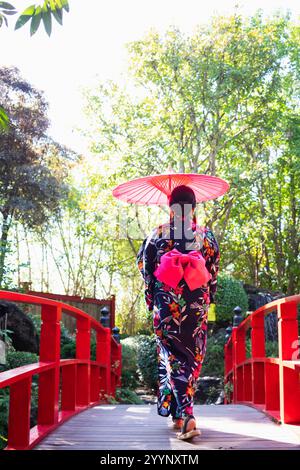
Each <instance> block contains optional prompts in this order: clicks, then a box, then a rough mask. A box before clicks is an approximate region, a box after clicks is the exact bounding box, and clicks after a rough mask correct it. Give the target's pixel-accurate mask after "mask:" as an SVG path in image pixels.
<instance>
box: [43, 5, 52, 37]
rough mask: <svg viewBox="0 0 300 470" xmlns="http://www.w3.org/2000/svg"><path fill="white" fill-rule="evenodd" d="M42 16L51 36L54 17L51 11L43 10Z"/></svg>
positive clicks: (47, 31)
mask: <svg viewBox="0 0 300 470" xmlns="http://www.w3.org/2000/svg"><path fill="white" fill-rule="evenodd" d="M42 18H43V23H44V26H45V30H46V33H47V34H48V36H51V31H52V17H51V11H49V10H47V11H44V9H43V11H42Z"/></svg>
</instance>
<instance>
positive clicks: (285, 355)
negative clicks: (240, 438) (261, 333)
mask: <svg viewBox="0 0 300 470" xmlns="http://www.w3.org/2000/svg"><path fill="white" fill-rule="evenodd" d="M297 313H298V312H297V303H296V302H286V303H285V302H282V303H280V304H279V306H278V349H279V383H280V419H281V421H282V422H284V423H291V424H292V423H300V406H299V403H300V380H299V370H297V369H296V370H294V369H290V368H289V367H287V366H284V362H283V361H290V360H292V359H293V354H294V353H295V350H297V345H298V321H297ZM294 359H295V358H294Z"/></svg>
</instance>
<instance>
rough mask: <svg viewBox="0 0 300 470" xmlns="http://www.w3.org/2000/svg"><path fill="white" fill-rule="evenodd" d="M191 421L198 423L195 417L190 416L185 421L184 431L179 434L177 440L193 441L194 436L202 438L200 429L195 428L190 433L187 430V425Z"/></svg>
mask: <svg viewBox="0 0 300 470" xmlns="http://www.w3.org/2000/svg"><path fill="white" fill-rule="evenodd" d="M191 419H194V420H195V421H196V419H195V416H193V415H188V416H187V417H186V418H185V419H184V423H183V426H182V430H181V432H179V433H177V438H178V439H181V440H182V441H184V440H186V439H191V438H192V437H194V436H200V435H201V431H200V429H196V427H194V429H191V430H190V431H187V430H186V428H187V424H188V422H189V421H190V420H191Z"/></svg>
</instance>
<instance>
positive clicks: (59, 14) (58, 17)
mask: <svg viewBox="0 0 300 470" xmlns="http://www.w3.org/2000/svg"><path fill="white" fill-rule="evenodd" d="M52 15H53V16H54V18H55V19H56V21H57V22H58V23H59V24H61V25H62V24H63V12H62V10H53V11H52Z"/></svg>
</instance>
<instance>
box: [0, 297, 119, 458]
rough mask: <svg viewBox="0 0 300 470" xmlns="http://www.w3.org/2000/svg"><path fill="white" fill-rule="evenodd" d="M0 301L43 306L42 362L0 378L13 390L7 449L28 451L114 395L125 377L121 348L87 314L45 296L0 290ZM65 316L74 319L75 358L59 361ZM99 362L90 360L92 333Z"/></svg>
mask: <svg viewBox="0 0 300 470" xmlns="http://www.w3.org/2000/svg"><path fill="white" fill-rule="evenodd" d="M0 299H5V300H8V301H12V302H18V303H19V302H20V303H26V304H37V305H40V306H41V320H42V323H41V333H40V352H39V362H37V363H35V364H30V365H26V366H22V367H17V368H15V369H11V370H8V371H5V372H2V373H0V388H4V387H9V390H10V394H9V420H8V444H7V447H6V450H10V449H30V448H32V447H34V446H35V445H36V444H37V443H38V442H39V441H40V440H41V439H43V438H44V437H45V435H46V434H48V433H49V432H51V431H52V430H54V429H55V428H56V427H57V426H58V425H60V424H62V423H63V422H64V421H65V420H67V419H69V418H70V417H71V416H73V415H74V414H77V413H79V412H80V411H83V410H84V409H86V408H88V407H90V406H94V405H96V404H98V403H100V402H101V401H102V400H103V399H106V398H107V397H108V396H114V395H115V392H116V387H117V386H119V385H120V380H121V379H120V377H121V345H120V344H119V343H117V342H116V341H115V339H114V338H113V337H112V335H111V331H110V329H109V328H104V327H103V326H102V325H101V324H100V323H99V322H98V321H97V320H95V319H94V318H93V317H91V316H90V315H88V314H87V313H85V312H84V311H82V310H80V309H78V308H76V307H73V306H71V305H68V304H64V303H62V302H58V301H55V300H51V299H46V298H44V297H37V296H33V295H27V294H20V293H15V292H9V291H0ZM62 312H64V313H65V314H67V315H70V316H72V317H73V318H75V319H76V358H75V359H61V358H60V328H61V318H62ZM92 330H94V331H95V336H96V360H95V361H94V360H91V356H90V350H91V348H90V345H91V331H92ZM36 374H38V376H39V379H38V413H37V425H36V426H34V427H33V428H30V408H31V388H32V387H31V384H32V377H33V376H34V375H36Z"/></svg>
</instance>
